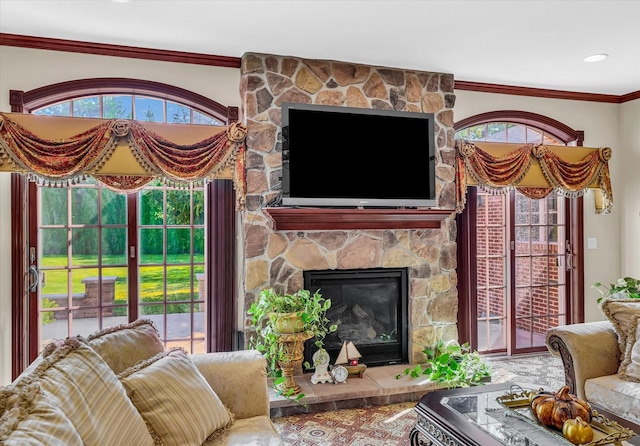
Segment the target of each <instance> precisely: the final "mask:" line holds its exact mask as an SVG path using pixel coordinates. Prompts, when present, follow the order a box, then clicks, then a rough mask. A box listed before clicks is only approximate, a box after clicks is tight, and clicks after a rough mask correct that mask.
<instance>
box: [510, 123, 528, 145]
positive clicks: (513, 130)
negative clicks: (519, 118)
mask: <svg viewBox="0 0 640 446" xmlns="http://www.w3.org/2000/svg"><path fill="white" fill-rule="evenodd" d="M526 135H527V127H526V126H524V125H520V124H509V125H508V129H507V142H527V136H526Z"/></svg>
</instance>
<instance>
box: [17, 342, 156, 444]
mask: <svg viewBox="0 0 640 446" xmlns="http://www.w3.org/2000/svg"><path fill="white" fill-rule="evenodd" d="M14 384H15V386H16V387H17V388H21V387H22V386H26V385H30V384H38V385H39V386H40V388H41V389H42V391H43V392H44V394H46V395H47V396H48V397H49V398H50V399H51V401H52V402H53V404H54V405H55V406H56V407H57V408H59V409H60V410H61V411H62V412H63V413H64V414H65V415H66V416H67V417H68V418H69V420H70V421H71V423H72V424H73V426H74V427H75V429H76V431H77V432H78V434H79V435H80V437H81V438H82V442H83V443H84V445H86V446H104V445H125V444H126V445H129V444H130V445H133V444H135V445H136V446H151V445H153V439H152V438H151V435H150V434H149V431H148V429H147V427H146V425H145V422H144V420H143V419H142V417H141V416H140V414H139V413H138V411H137V410H136V408H135V407H134V405H133V404H132V403H131V401H130V400H129V398H127V393H126V391H125V389H124V387H123V386H122V384H120V381H119V380H118V377H117V376H116V375H115V373H113V370H111V369H110V368H109V366H108V365H107V364H106V363H105V362H104V361H103V360H102V358H101V357H100V355H98V354H97V353H96V352H95V351H93V349H92V348H91V347H89V346H88V345H87V344H86V343H85V342H84V341H83V340H82V339H80V338H67V339H65V340H63V341H56V342H54V343H51V344H49V345H48V346H46V347H45V349H44V351H43V352H42V361H41V362H40V364H38V366H37V367H35V369H33V372H32V373H30V374H27V375H23V376H21V377H20V378H19V379H18V380H17V381H16V382H15V383H14Z"/></svg>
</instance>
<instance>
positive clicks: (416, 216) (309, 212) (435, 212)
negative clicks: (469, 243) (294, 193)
mask: <svg viewBox="0 0 640 446" xmlns="http://www.w3.org/2000/svg"><path fill="white" fill-rule="evenodd" d="M263 211H264V213H265V214H266V215H267V216H268V217H269V218H270V219H271V221H272V222H273V230H274V231H327V230H353V229H435V228H440V224H441V223H442V221H444V220H445V219H446V218H447V217H449V216H451V215H452V214H453V213H454V212H455V211H454V210H452V209H334V208H287V207H266V208H263Z"/></svg>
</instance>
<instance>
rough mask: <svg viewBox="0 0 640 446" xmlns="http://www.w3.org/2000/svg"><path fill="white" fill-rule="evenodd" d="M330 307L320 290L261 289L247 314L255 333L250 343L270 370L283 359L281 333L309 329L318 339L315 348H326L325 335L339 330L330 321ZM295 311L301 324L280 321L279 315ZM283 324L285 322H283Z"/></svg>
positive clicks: (308, 331) (328, 301) (313, 336)
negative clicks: (312, 291)
mask: <svg viewBox="0 0 640 446" xmlns="http://www.w3.org/2000/svg"><path fill="white" fill-rule="evenodd" d="M329 308H331V300H330V299H325V298H324V297H322V294H321V293H320V290H317V291H315V292H314V293H313V294H312V293H311V292H310V291H309V290H305V289H301V290H299V291H296V292H295V293H293V294H287V293H279V292H277V291H276V290H274V289H273V288H266V289H264V290H262V291H261V292H260V295H259V296H258V300H257V301H256V302H254V303H252V304H251V307H250V308H249V311H248V313H249V314H250V315H251V320H252V325H253V328H254V329H255V331H256V333H255V336H252V337H251V338H250V340H249V346H250V347H251V348H255V349H256V350H258V351H260V352H261V353H262V354H264V355H265V357H266V358H267V361H268V363H269V368H270V371H271V372H276V371H277V370H278V367H277V361H278V360H279V359H282V354H283V349H282V345H281V344H280V343H279V342H278V338H279V334H280V333H281V332H306V333H307V334H308V335H310V336H312V338H313V339H314V340H315V345H316V347H318V348H319V349H320V348H323V347H324V338H325V337H326V336H327V334H329V333H333V332H335V331H336V330H337V329H338V326H337V325H335V324H333V325H332V324H330V321H329V319H328V318H327V310H328V309H329ZM282 314H288V315H289V314H294V315H296V316H298V317H299V320H300V326H297V327H296V326H295V325H296V324H297V323H296V322H286V321H285V322H281V318H280V315H282ZM281 324H284V325H281Z"/></svg>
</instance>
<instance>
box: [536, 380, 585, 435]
mask: <svg viewBox="0 0 640 446" xmlns="http://www.w3.org/2000/svg"><path fill="white" fill-rule="evenodd" d="M531 412H532V413H533V416H534V417H535V418H536V419H537V420H538V421H539V422H540V423H542V424H544V425H545V426H548V427H553V428H556V429H558V430H560V431H561V430H562V426H563V425H564V422H565V421H567V420H571V419H575V418H577V417H580V418H581V419H582V420H584V421H586V422H587V424H588V423H591V406H589V403H587V402H586V401H583V400H581V399H578V397H576V396H575V395H572V394H570V393H569V387H568V386H562V388H561V389H560V390H558V391H557V392H555V393H552V394H548V393H540V394H538V395H536V396H534V397H533V399H532V400H531Z"/></svg>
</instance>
